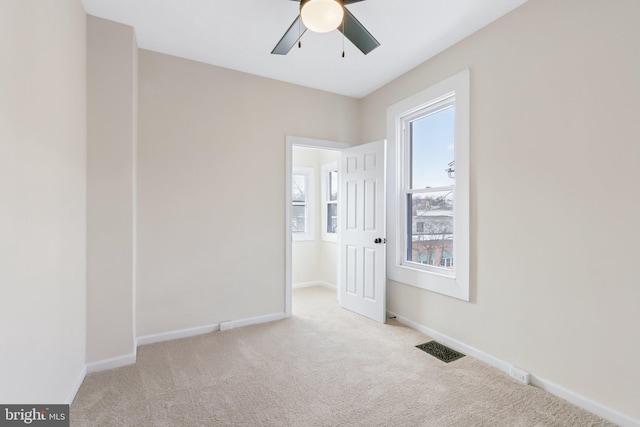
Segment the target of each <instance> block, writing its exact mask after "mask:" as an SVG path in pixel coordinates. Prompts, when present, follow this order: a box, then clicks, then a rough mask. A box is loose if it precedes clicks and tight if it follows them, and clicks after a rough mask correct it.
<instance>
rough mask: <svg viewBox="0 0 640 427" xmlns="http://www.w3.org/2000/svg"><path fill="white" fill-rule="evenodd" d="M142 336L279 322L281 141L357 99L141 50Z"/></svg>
mask: <svg viewBox="0 0 640 427" xmlns="http://www.w3.org/2000/svg"><path fill="white" fill-rule="evenodd" d="M139 59H140V68H139V72H140V80H139V83H140V87H139V94H140V95H139V101H140V104H139V147H138V148H139V151H138V156H139V161H138V191H139V194H138V266H139V268H138V292H137V297H138V301H137V308H138V310H137V313H138V319H137V320H138V327H137V331H138V336H144V335H149V334H155V333H161V332H167V331H173V330H180V329H185V328H191V327H196V326H202V325H209V324H215V323H218V322H220V321H225V320H236V319H243V318H249V317H254V316H260V315H266V314H272V313H283V312H284V280H285V276H284V274H285V272H284V250H285V248H284V238H285V236H284V228H285V224H284V218H285V211H284V209H285V193H284V192H285V176H284V173H285V136H286V135H299V136H305V137H312V138H318V139H326V140H334V141H347V142H348V141H357V140H358V136H359V114H358V112H359V110H358V101H357V100H354V99H352V98H347V97H344V96H339V95H334V94H330V93H326V92H321V91H317V90H313V89H308V88H303V87H299V86H294V85H291V84H286V83H281V82H277V81H273V80H269V79H265V78H261V77H256V76H252V75H249V74H243V73H239V72H235V71H231V70H227V69H223V68H218V67H214V66H210V65H205V64H201V63H196V62H192V61H188V60H183V59H178V58H175V57H171V56H167V55H162V54H158V53H153V52H149V51H144V50H142V51H140V56H139Z"/></svg>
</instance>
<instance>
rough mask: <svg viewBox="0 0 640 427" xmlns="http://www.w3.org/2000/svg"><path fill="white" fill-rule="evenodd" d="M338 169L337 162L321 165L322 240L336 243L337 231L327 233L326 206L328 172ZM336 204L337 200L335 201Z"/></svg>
mask: <svg viewBox="0 0 640 427" xmlns="http://www.w3.org/2000/svg"><path fill="white" fill-rule="evenodd" d="M337 170H338V162H333V163H327V164H326V165H322V175H321V176H322V185H321V187H322V188H321V190H320V191H322V193H321V194H322V215H321V216H322V240H325V241H327V242H334V243H337V241H338V233H327V225H328V221H329V219H328V218H327V210H328V209H327V206H328V204H329V172H332V171H337ZM335 203H336V204H337V201H336V202H335Z"/></svg>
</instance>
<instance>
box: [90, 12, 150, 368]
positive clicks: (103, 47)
mask: <svg viewBox="0 0 640 427" xmlns="http://www.w3.org/2000/svg"><path fill="white" fill-rule="evenodd" d="M87 46H88V49H87V52H88V54H87V75H88V82H87V83H88V85H87V87H88V93H87V100H88V101H87V102H88V103H87V114H88V121H87V127H88V129H87V168H88V169H87V187H88V188H87V362H89V363H91V362H96V361H100V360H105V359H111V358H115V357H120V356H130V355H132V354H135V351H136V348H135V335H134V324H135V319H134V316H135V305H134V301H135V300H134V295H135V265H134V244H135V241H134V239H135V223H134V219H135V218H134V211H135V204H136V201H135V175H136V162H135V151H136V140H137V130H136V124H137V117H136V114H137V111H136V104H137V97H138V96H137V95H138V94H137V83H138V73H137V56H138V47H137V44H136V38H135V34H134V32H133V28H132V27H129V26H126V25H122V24H117V23H115V22H111V21H106V20H104V19H100V18H96V17H93V16H89V17H88V18H87Z"/></svg>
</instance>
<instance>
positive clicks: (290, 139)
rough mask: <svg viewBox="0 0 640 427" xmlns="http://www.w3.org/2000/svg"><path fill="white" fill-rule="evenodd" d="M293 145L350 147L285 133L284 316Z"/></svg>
mask: <svg viewBox="0 0 640 427" xmlns="http://www.w3.org/2000/svg"><path fill="white" fill-rule="evenodd" d="M293 147H306V148H316V149H323V150H336V151H340V150H342V149H343V148H348V147H350V145H349V144H345V143H344V142H336V141H327V140H323V139H314V138H305V137H301V136H291V135H287V138H286V159H285V189H286V191H285V210H284V211H285V226H284V233H285V238H284V241H285V274H284V276H285V290H284V299H285V303H284V307H285V311H284V312H285V316H286V317H291V297H292V290H293V283H292V277H291V275H292V273H291V269H292V261H291V257H292V240H291V175H292V174H293Z"/></svg>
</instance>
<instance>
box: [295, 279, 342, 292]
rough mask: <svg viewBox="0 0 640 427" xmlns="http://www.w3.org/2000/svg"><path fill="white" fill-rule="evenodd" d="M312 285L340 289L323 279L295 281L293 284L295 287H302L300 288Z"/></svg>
mask: <svg viewBox="0 0 640 427" xmlns="http://www.w3.org/2000/svg"><path fill="white" fill-rule="evenodd" d="M312 286H322V287H324V288H328V289H331V290H334V291H335V290H336V289H338V288H337V287H336V285H332V284H331V283H328V282H323V281H318V282H302V283H294V284H293V285H291V287H292V288H293V289H300V288H310V287H312Z"/></svg>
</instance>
